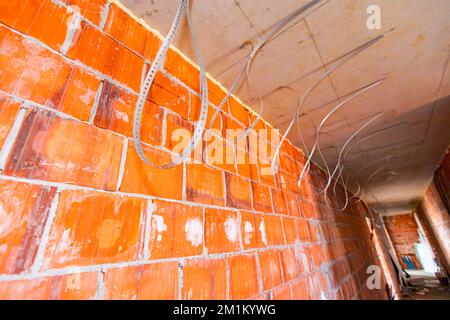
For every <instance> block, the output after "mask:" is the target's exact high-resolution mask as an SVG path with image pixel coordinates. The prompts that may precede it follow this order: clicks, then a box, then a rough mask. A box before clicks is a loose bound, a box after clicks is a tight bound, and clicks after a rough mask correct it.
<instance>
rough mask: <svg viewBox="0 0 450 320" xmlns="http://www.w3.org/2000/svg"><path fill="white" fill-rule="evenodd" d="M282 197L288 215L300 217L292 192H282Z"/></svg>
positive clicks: (295, 198)
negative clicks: (284, 200)
mask: <svg viewBox="0 0 450 320" xmlns="http://www.w3.org/2000/svg"><path fill="white" fill-rule="evenodd" d="M284 197H285V199H286V204H287V207H288V209H289V215H291V216H294V217H301V214H300V207H299V205H298V202H297V196H296V195H295V193H292V192H288V191H286V192H284Z"/></svg>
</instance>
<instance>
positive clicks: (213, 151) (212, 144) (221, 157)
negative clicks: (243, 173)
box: [203, 129, 236, 173]
mask: <svg viewBox="0 0 450 320" xmlns="http://www.w3.org/2000/svg"><path fill="white" fill-rule="evenodd" d="M220 136H221V135H220V132H218V130H217V129H213V131H208V132H205V134H204V140H205V142H204V157H203V158H204V162H205V163H207V164H209V165H212V166H215V167H218V168H221V169H223V170H224V171H228V172H232V173H235V172H236V167H235V163H236V157H235V154H236V152H235V150H236V149H235V147H234V145H233V144H231V143H230V142H228V141H227V140H225V139H222V138H220Z"/></svg>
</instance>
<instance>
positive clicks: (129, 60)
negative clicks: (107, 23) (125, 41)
mask: <svg viewBox="0 0 450 320" xmlns="http://www.w3.org/2000/svg"><path fill="white" fill-rule="evenodd" d="M67 55H68V56H69V57H70V58H73V59H75V60H79V61H81V62H82V63H84V64H86V65H88V66H90V67H92V68H94V69H96V70H98V71H99V72H101V73H104V74H106V75H108V76H110V77H112V78H113V79H115V80H117V81H119V82H121V83H123V84H125V85H127V86H128V87H130V88H131V89H133V90H134V91H136V92H139V91H140V86H141V78H142V68H143V67H144V60H143V58H141V57H139V56H138V55H136V54H135V53H133V52H132V51H130V50H129V49H127V48H126V47H124V46H123V45H122V44H120V43H119V42H117V41H115V40H113V39H111V38H110V37H109V36H107V35H105V34H103V33H101V31H99V30H97V29H95V28H94V27H93V26H91V25H89V24H87V23H85V22H84V21H83V22H82V23H81V28H80V30H78V31H77V33H76V35H75V37H74V39H73V42H72V45H71V47H70V49H69V51H68V53H67Z"/></svg>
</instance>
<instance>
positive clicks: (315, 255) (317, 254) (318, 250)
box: [310, 244, 325, 268]
mask: <svg viewBox="0 0 450 320" xmlns="http://www.w3.org/2000/svg"><path fill="white" fill-rule="evenodd" d="M310 255H311V257H312V259H311V260H312V263H313V265H314V266H315V267H316V268H320V266H321V265H322V264H323V263H325V257H324V252H323V248H322V245H320V244H315V245H312V246H311V247H310Z"/></svg>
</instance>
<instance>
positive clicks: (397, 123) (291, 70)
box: [122, 0, 450, 212]
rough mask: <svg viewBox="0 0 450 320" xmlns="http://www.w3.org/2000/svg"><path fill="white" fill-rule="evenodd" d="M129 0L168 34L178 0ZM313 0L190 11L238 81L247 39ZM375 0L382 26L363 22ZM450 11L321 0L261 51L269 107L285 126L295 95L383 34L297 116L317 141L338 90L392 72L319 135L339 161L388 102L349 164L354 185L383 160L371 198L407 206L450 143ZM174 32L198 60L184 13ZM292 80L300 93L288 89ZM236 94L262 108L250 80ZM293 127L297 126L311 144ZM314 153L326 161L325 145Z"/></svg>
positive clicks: (374, 202) (238, 0)
mask: <svg viewBox="0 0 450 320" xmlns="http://www.w3.org/2000/svg"><path fill="white" fill-rule="evenodd" d="M122 2H123V3H124V4H125V5H126V6H127V7H128V8H129V9H130V10H131V11H133V12H134V14H136V15H137V16H138V17H141V18H143V19H144V20H145V21H146V22H147V23H148V24H149V25H150V26H152V27H154V28H156V29H158V30H160V31H161V33H162V34H166V33H167V31H168V30H169V28H170V25H171V22H172V19H173V17H174V14H175V11H176V8H177V4H178V1H175V0H170V1H167V0H166V1H163V0H152V1H146V0H122ZM306 3H307V0H282V1H280V0H233V1H232V0H222V1H208V0H192V1H191V5H192V9H191V11H192V16H193V23H194V26H195V28H196V33H197V36H198V38H199V42H200V46H201V49H202V53H203V56H204V59H205V62H206V68H207V71H208V72H209V73H210V74H211V75H212V76H214V77H215V78H217V79H218V80H219V81H220V82H221V83H222V84H223V85H224V86H226V87H230V86H231V85H232V83H233V82H234V81H235V79H236V77H237V76H238V74H239V73H240V71H241V69H242V66H243V63H244V61H245V59H246V56H247V55H248V54H249V52H250V51H251V45H250V44H251V43H256V42H257V41H258V39H260V37H261V35H262V34H264V33H265V32H267V30H268V29H269V28H270V27H271V26H273V25H274V24H275V23H276V22H277V21H279V19H281V18H282V17H284V16H286V15H287V14H289V13H291V12H293V11H294V10H295V9H297V8H299V7H300V6H302V5H304V4H306ZM372 4H376V5H378V6H379V7H380V8H381V19H382V20H381V21H382V22H381V30H369V29H368V28H367V26H366V21H367V18H368V14H367V13H366V9H367V7H368V6H369V5H372ZM449 12H450V1H447V0H432V1H423V0H402V1H392V0H377V1H376V3H373V1H371V0H358V1H355V0H339V1H336V0H323V1H321V2H320V3H319V4H318V5H316V6H314V7H313V8H311V9H310V10H309V11H307V12H305V14H304V15H302V16H301V17H299V18H298V19H297V20H296V21H294V22H292V23H291V24H290V25H289V26H287V27H286V29H285V30H283V31H282V32H281V33H280V34H279V35H277V37H275V38H274V39H273V40H272V41H271V42H270V43H269V44H267V45H266V46H265V47H264V48H263V49H262V50H261V52H260V53H259V54H258V56H257V57H256V59H255V60H254V63H253V66H252V71H251V78H252V85H253V86H254V87H255V88H256V90H257V91H258V93H259V94H260V95H261V96H263V97H264V105H265V110H264V118H265V119H266V120H268V121H269V122H270V123H271V124H272V125H274V126H275V127H276V128H278V129H280V131H281V132H284V130H285V128H286V127H287V125H288V123H289V122H290V120H291V119H292V116H293V114H294V113H295V110H296V104H297V99H298V96H301V95H302V94H303V93H304V92H305V91H306V90H307V89H308V88H309V87H310V86H311V84H312V83H314V81H315V80H316V79H318V78H319V77H320V76H321V75H322V74H323V73H324V72H325V70H327V68H330V67H331V66H333V65H334V63H336V61H339V59H340V58H342V56H343V55H345V54H346V53H348V52H350V51H352V50H354V49H355V48H357V47H358V46H360V45H362V44H364V43H365V42H367V41H369V40H370V39H373V38H375V37H376V36H378V35H379V34H381V33H383V34H385V36H384V38H383V39H382V40H380V41H379V42H377V43H376V44H374V45H373V46H371V47H370V48H368V49H367V50H365V51H364V52H362V53H360V54H359V55H357V56H356V57H354V58H353V59H352V60H351V61H349V62H348V63H346V64H345V65H344V66H343V67H342V68H340V69H338V70H337V71H336V72H334V73H333V74H332V75H331V76H329V77H328V78H326V79H324V80H323V81H322V82H321V83H320V84H319V85H318V86H317V88H315V90H314V91H313V92H312V94H311V96H310V97H309V98H308V100H307V101H306V103H305V105H304V107H303V110H302V112H304V113H305V114H304V115H303V116H302V117H301V118H300V127H301V129H302V133H303V136H304V139H305V142H306V145H307V146H308V147H309V148H311V146H312V143H313V141H314V137H315V127H317V126H318V125H319V123H320V122H321V120H322V119H323V117H324V116H325V115H326V114H327V113H328V112H329V111H330V110H331V109H332V108H333V107H334V106H335V105H336V104H337V103H339V101H342V99H345V98H346V97H348V96H349V95H350V94H352V93H354V92H355V91H356V90H358V89H359V88H361V87H363V86H365V85H367V84H369V83H371V82H373V81H375V80H378V79H380V78H383V77H386V80H385V81H384V82H383V83H381V84H380V85H379V86H377V87H375V88H373V89H372V90H370V91H368V92H365V93H364V94H362V95H360V96H358V97H357V98H355V99H353V100H352V101H350V102H349V103H348V104H346V105H345V107H343V108H342V109H340V110H339V111H338V112H336V113H335V114H333V116H332V117H331V118H330V119H329V121H328V122H327V124H326V126H325V127H324V129H323V131H322V133H321V135H320V146H321V149H322V151H323V154H324V156H325V158H326V161H327V163H328V165H329V166H331V167H333V166H334V165H335V164H336V161H337V156H338V154H339V150H340V148H341V147H342V145H343V144H344V143H345V141H346V140H347V139H348V138H349V137H350V136H351V135H352V133H353V132H355V131H356V130H358V128H360V127H361V126H362V125H363V124H364V123H365V121H368V119H370V117H371V116H373V115H375V114H378V113H380V112H383V114H382V116H381V117H380V118H379V119H378V120H377V121H376V122H374V123H373V124H372V125H371V126H370V127H369V128H367V129H366V130H365V131H364V132H362V133H361V134H360V135H359V136H358V137H357V138H356V139H355V141H354V143H353V144H352V145H353V146H352V147H351V152H350V153H349V156H348V157H347V159H346V161H345V166H346V168H348V170H346V171H345V174H346V175H347V174H348V175H349V181H350V185H349V187H350V188H355V186H356V182H359V183H363V182H364V180H365V179H366V178H367V176H368V175H370V173H371V172H374V171H375V170H377V169H379V168H380V167H383V166H384V168H383V169H382V170H380V173H379V175H377V177H376V178H375V179H374V180H373V181H370V182H369V183H368V184H367V186H366V188H365V189H366V190H365V192H364V196H363V197H364V199H365V200H366V201H367V202H368V203H369V204H370V205H371V206H372V207H374V208H376V209H378V210H380V211H383V212H389V211H398V210H410V209H411V208H413V207H414V206H415V205H416V203H417V202H418V200H419V199H420V197H421V196H422V194H423V193H424V191H425V189H426V188H427V186H428V184H429V183H430V181H431V177H432V174H433V171H434V170H435V168H436V166H438V165H439V163H440V161H441V160H442V157H443V154H444V152H445V149H446V148H447V147H448V145H449V143H450V126H449V125H448V123H449V119H450V65H449V60H450V15H449V14H448V13H449ZM174 44H175V45H176V46H177V47H179V48H180V49H181V50H182V51H183V52H185V53H186V54H187V55H188V56H189V57H191V58H192V59H193V60H194V61H195V55H194V54H193V50H192V47H191V43H190V36H189V32H188V29H187V25H186V23H184V24H183V25H182V27H181V29H180V32H179V34H178V35H177V37H176V40H175V43H174ZM284 86H289V87H291V88H292V89H293V90H294V91H295V93H294V92H291V91H290V90H287V89H282V87H284ZM237 95H238V96H239V97H240V98H241V99H242V100H243V101H245V102H247V103H248V104H249V105H250V106H252V107H253V108H254V109H256V110H258V108H259V107H258V103H257V102H256V101H257V99H256V98H257V97H255V94H254V93H253V92H252V91H251V90H250V89H249V86H248V84H243V85H242V86H241V87H240V88H239V90H238V91H237ZM296 131H297V130H296V128H294V130H293V131H292V133H291V134H290V136H289V138H290V139H291V141H293V142H294V143H295V144H296V145H298V146H299V147H302V142H301V140H300V139H299V136H298V134H297V132H296ZM368 136H370V137H369V138H367V139H365V140H364V137H368ZM359 140H361V141H362V142H361V143H358V141H359ZM314 160H315V162H316V163H318V164H319V165H322V166H324V164H323V163H322V161H321V159H320V158H319V157H318V155H316V156H315V157H314ZM371 163H373V164H372V165H370V164H371ZM368 164H369V166H367V165H368ZM393 172H395V174H393Z"/></svg>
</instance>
